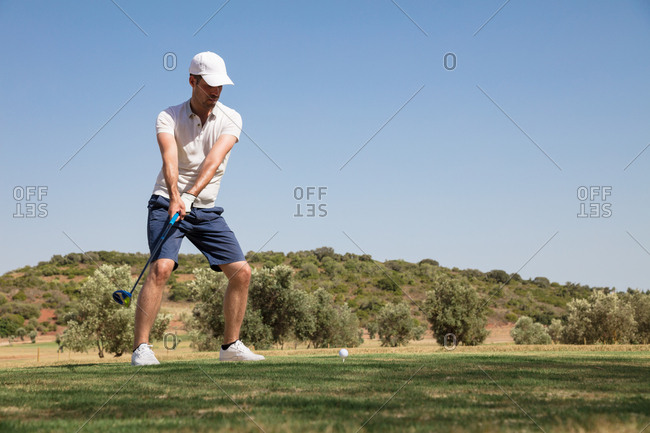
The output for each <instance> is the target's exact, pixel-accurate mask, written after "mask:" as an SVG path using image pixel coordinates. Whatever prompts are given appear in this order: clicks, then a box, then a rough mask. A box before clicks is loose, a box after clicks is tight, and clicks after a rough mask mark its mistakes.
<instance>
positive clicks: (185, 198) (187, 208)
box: [181, 192, 196, 214]
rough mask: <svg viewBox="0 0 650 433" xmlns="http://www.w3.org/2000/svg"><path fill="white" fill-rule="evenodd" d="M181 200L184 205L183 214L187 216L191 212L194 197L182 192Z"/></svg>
mask: <svg viewBox="0 0 650 433" xmlns="http://www.w3.org/2000/svg"><path fill="white" fill-rule="evenodd" d="M181 200H182V201H183V203H184V204H185V213H186V214H188V213H190V212H192V204H193V203H194V200H196V196H195V195H192V194H190V193H189V192H184V193H183V195H181Z"/></svg>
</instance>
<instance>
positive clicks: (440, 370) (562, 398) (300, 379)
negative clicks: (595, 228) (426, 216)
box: [0, 346, 650, 433]
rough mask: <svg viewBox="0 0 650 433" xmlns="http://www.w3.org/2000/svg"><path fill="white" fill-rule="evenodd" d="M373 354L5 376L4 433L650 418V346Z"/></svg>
mask: <svg viewBox="0 0 650 433" xmlns="http://www.w3.org/2000/svg"><path fill="white" fill-rule="evenodd" d="M377 352H378V353H367V352H366V353H364V351H363V350H361V349H356V350H355V349H351V350H350V357H349V358H348V359H347V361H346V362H345V363H343V362H341V360H340V359H339V358H338V357H337V356H336V355H335V354H336V351H335V350H322V351H311V352H307V351H298V352H295V353H294V354H292V353H291V351H283V353H282V355H281V356H274V354H273V353H272V352H269V353H268V354H267V361H265V362H260V363H246V364H243V363H231V364H222V363H219V362H218V361H216V359H206V358H200V359H188V360H179V361H167V362H164V363H163V364H162V365H160V366H154V367H144V368H136V367H131V366H129V365H126V364H123V363H122V364H120V363H101V364H100V363H98V364H94V363H91V364H67V365H65V364H63V363H61V364H57V365H50V366H44V367H27V368H11V369H2V370H0V385H1V386H0V431H2V432H13V431H15V432H33V431H43V432H77V431H83V432H112V433H114V432H145V431H146V432H153V431H157V432H158V431H165V432H192V433H197V432H208V431H219V432H221V431H223V432H257V431H263V432H266V433H271V432H321V431H322V432H357V431H359V429H361V428H362V430H361V431H368V432H540V431H545V432H547V433H551V432H623V433H626V432H630V433H639V432H640V431H642V429H644V428H645V427H646V425H647V424H648V423H650V356H649V355H650V352H648V347H647V346H642V347H639V346H636V347H635V346H621V347H613V346H612V347H609V348H607V349H604V348H603V350H602V351H600V350H598V349H596V348H590V349H587V350H580V349H579V348H570V347H569V348H566V347H565V348H554V349H552V350H541V349H538V348H535V347H530V348H515V347H513V346H507V347H487V346H483V347H478V348H460V347H459V348H457V349H456V350H454V351H445V350H442V349H440V350H435V351H431V352H430V353H409V352H408V351H393V352H390V353H379V351H377ZM201 355H202V356H204V355H205V354H201ZM214 356H215V357H218V355H217V354H214ZM647 432H650V427H648V428H647V429H646V433H647Z"/></svg>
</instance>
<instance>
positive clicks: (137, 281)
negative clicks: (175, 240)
mask: <svg viewBox="0 0 650 433" xmlns="http://www.w3.org/2000/svg"><path fill="white" fill-rule="evenodd" d="M177 219H178V212H176V213H175V214H174V216H173V217H172V219H171V220H169V224H167V227H165V230H164V231H163V234H162V236H161V237H160V239H159V240H158V242H157V243H156V245H155V246H154V247H153V250H152V251H151V255H150V256H149V260H147V264H146V265H144V268H143V269H142V272H140V276H139V277H138V279H137V280H136V281H135V284H134V285H133V288H132V289H131V291H130V292H129V293H130V294H133V291H134V290H135V288H136V287H137V286H138V283H139V282H140V278H142V275H144V271H146V270H147V267H149V263H151V259H152V258H153V256H155V255H156V253H157V252H158V250H159V249H160V247H161V245H162V243H163V242H164V241H165V236H167V233H169V231H170V230H171V229H172V226H173V225H174V223H175V222H176V220H177Z"/></svg>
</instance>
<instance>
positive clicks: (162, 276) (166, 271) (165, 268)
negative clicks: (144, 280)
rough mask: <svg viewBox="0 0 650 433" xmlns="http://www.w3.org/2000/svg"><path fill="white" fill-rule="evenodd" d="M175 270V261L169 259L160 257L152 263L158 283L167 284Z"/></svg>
mask: <svg viewBox="0 0 650 433" xmlns="http://www.w3.org/2000/svg"><path fill="white" fill-rule="evenodd" d="M173 270H174V261H173V260H169V259H158V260H156V261H155V262H153V263H152V264H151V271H150V272H151V274H150V275H149V277H148V278H152V279H153V282H154V283H155V284H156V285H161V284H165V283H166V282H167V280H168V279H169V277H170V276H171V274H172V271H173Z"/></svg>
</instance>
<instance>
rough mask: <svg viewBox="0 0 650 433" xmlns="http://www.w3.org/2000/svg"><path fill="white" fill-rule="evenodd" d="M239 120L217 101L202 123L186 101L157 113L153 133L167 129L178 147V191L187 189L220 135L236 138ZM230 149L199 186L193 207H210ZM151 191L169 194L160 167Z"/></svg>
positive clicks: (164, 195)
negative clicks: (206, 179) (208, 179)
mask: <svg viewBox="0 0 650 433" xmlns="http://www.w3.org/2000/svg"><path fill="white" fill-rule="evenodd" d="M241 128H242V120H241V116H240V115H239V113H237V112H236V111H235V110H233V109H232V108H228V107H226V106H225V105H223V104H222V103H221V102H217V104H216V105H215V107H214V108H213V109H212V112H211V113H210V115H209V116H208V119H207V120H206V122H205V125H201V119H199V116H197V115H196V114H194V113H192V109H191V108H190V101H189V100H187V101H185V102H183V103H182V104H179V105H175V106H173V107H169V108H167V109H166V110H165V111H162V112H161V113H160V114H159V115H158V119H157V120H156V134H158V133H161V132H167V133H169V134H172V135H173V136H174V138H175V139H176V146H177V148H178V191H179V192H180V193H181V194H182V193H184V192H185V191H186V190H189V189H190V188H191V187H192V185H194V183H195V182H196V179H197V178H198V176H199V171H200V169H201V164H203V161H204V160H205V158H206V156H208V153H209V152H210V149H212V146H213V145H214V144H215V143H216V141H217V139H218V138H219V137H220V136H221V135H223V134H228V135H234V136H235V137H237V140H239V134H240V133H241ZM229 157H230V152H228V153H227V154H226V156H225V157H224V158H223V162H222V163H221V165H220V166H219V168H218V169H217V172H216V173H215V175H214V177H213V178H212V179H211V180H210V182H209V183H208V184H207V185H206V186H205V188H203V191H201V193H200V194H199V196H198V197H197V198H196V201H195V202H194V206H195V207H200V208H206V207H214V203H215V201H216V199H217V194H218V193H219V187H220V185H221V178H222V177H223V174H224V173H225V172H226V165H227V164H228V158H229ZM153 193H154V194H159V195H161V196H163V197H166V198H169V191H168V190H167V184H166V183H165V176H164V174H163V170H162V169H161V170H160V173H158V178H157V179H156V186H155V187H154V189H153Z"/></svg>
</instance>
